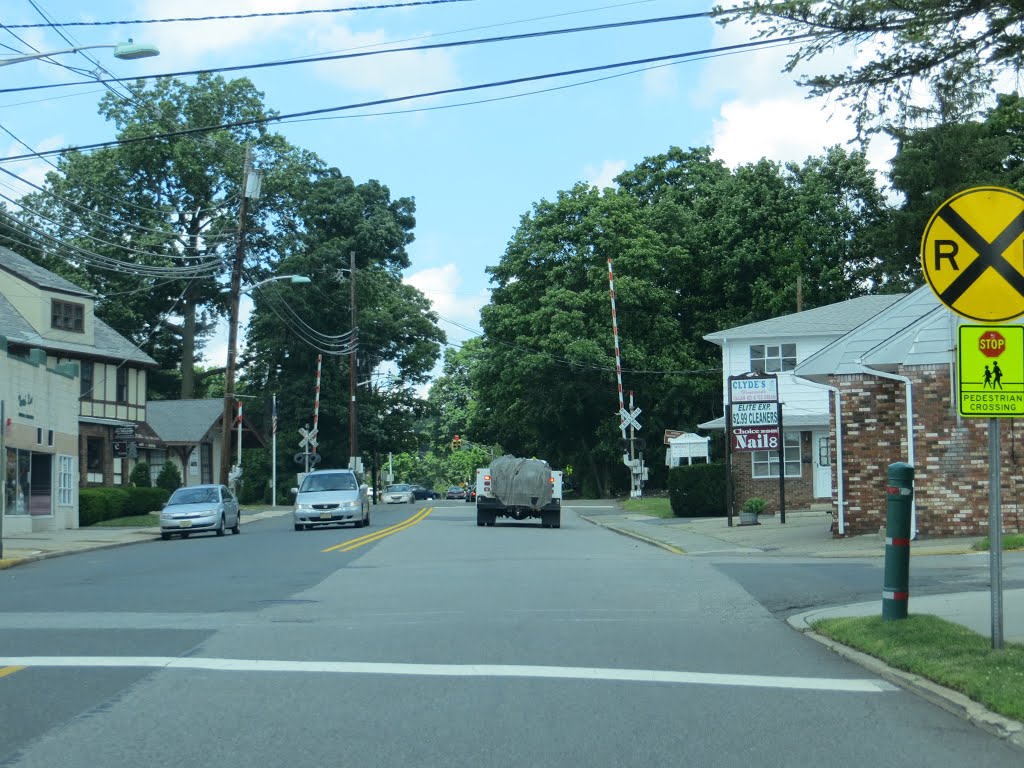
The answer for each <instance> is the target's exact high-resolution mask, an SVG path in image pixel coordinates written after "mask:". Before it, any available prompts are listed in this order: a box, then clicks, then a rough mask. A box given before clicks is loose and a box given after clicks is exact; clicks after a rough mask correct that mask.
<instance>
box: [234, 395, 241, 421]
mask: <svg viewBox="0 0 1024 768" xmlns="http://www.w3.org/2000/svg"><path fill="white" fill-rule="evenodd" d="M241 423H242V401H241V400H239V401H238V418H237V419H235V424H241Z"/></svg>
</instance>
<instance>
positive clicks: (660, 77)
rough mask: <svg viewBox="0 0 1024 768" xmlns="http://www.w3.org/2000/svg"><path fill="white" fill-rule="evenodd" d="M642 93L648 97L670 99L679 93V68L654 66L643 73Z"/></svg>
mask: <svg viewBox="0 0 1024 768" xmlns="http://www.w3.org/2000/svg"><path fill="white" fill-rule="evenodd" d="M643 87H644V94H645V95H646V96H647V97H648V98H649V99H657V100H661V99H671V98H675V97H676V96H677V95H678V93H679V68H678V67H655V68H654V69H648V70H646V71H645V72H644V74H643Z"/></svg>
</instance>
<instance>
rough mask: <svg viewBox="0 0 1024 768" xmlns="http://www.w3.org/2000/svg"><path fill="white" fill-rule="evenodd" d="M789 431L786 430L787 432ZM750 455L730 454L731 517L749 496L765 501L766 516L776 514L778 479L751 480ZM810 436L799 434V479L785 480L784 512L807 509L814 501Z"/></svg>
mask: <svg viewBox="0 0 1024 768" xmlns="http://www.w3.org/2000/svg"><path fill="white" fill-rule="evenodd" d="M788 431H789V430H787V432H788ZM750 457H751V454H749V453H734V454H733V455H732V481H733V514H739V510H740V507H742V506H743V502H744V501H746V500H747V499H749V498H750V497H752V496H760V497H761V498H762V499H764V500H765V502H766V504H765V514H769V515H774V514H775V513H777V512H778V511H779V478H778V477H772V478H756V479H755V478H754V477H753V476H752V475H753V462H752V461H751V458H750ZM811 459H812V456H811V433H810V432H801V433H800V477H787V478H786V509H787V510H793V509H807V508H808V507H809V506H810V505H811V504H812V503H813V502H814V501H815V499H814V476H813V472H814V465H813V464H811V463H810V462H811Z"/></svg>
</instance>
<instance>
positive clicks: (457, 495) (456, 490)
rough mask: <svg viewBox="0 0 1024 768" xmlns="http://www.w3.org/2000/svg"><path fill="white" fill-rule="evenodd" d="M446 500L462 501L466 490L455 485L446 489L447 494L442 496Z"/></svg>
mask: <svg viewBox="0 0 1024 768" xmlns="http://www.w3.org/2000/svg"><path fill="white" fill-rule="evenodd" d="M444 497H445V498H446V499H464V498H466V489H465V488H460V487H459V486H457V485H453V486H452V487H451V488H449V489H448V493H446V494H445V495H444Z"/></svg>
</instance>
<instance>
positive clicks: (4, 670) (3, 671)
mask: <svg viewBox="0 0 1024 768" xmlns="http://www.w3.org/2000/svg"><path fill="white" fill-rule="evenodd" d="M23 669H24V667H0V677H7V676H8V675H13V674H14V673H15V672H20V671H21V670H23Z"/></svg>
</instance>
